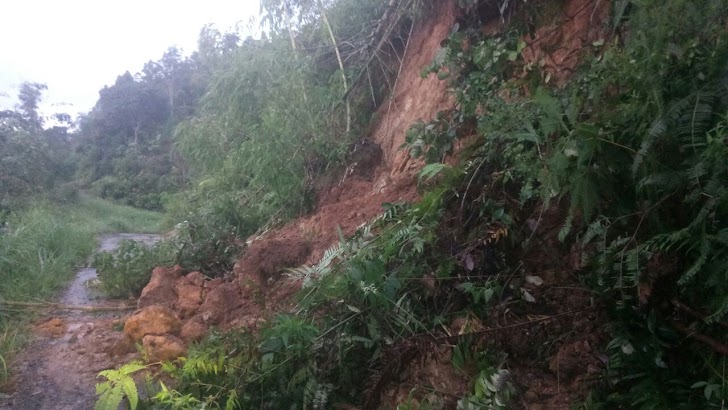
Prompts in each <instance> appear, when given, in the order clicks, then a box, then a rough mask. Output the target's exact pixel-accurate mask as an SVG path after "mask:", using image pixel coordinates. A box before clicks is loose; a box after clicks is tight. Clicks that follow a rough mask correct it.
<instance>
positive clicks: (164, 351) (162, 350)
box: [142, 335, 187, 363]
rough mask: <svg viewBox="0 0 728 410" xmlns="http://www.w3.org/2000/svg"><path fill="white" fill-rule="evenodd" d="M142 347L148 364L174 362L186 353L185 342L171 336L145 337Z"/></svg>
mask: <svg viewBox="0 0 728 410" xmlns="http://www.w3.org/2000/svg"><path fill="white" fill-rule="evenodd" d="M142 346H143V348H144V354H145V355H146V359H147V361H149V362H150V363H153V362H163V361H170V360H174V359H176V358H178V357H181V356H184V354H185V353H186V352H187V348H186V347H185V342H183V341H182V339H180V338H178V337H176V336H172V335H146V336H144V339H142Z"/></svg>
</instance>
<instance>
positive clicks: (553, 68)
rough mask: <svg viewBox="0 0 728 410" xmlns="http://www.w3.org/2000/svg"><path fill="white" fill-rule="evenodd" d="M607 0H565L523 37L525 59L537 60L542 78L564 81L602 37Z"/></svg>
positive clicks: (562, 83)
mask: <svg viewBox="0 0 728 410" xmlns="http://www.w3.org/2000/svg"><path fill="white" fill-rule="evenodd" d="M611 3H612V2H611V1H609V0H567V1H566V2H565V4H564V6H563V8H562V10H561V11H560V12H559V13H558V14H557V17H556V18H555V19H554V21H553V23H551V24H549V25H546V26H543V27H540V28H539V29H538V30H536V32H535V33H534V35H533V36H526V37H525V38H524V40H525V42H526V44H527V47H526V48H525V49H524V50H523V52H522V56H523V58H524V60H525V61H526V63H527V64H528V63H536V64H538V63H541V64H543V66H542V68H541V73H542V75H543V76H544V79H545V78H547V77H549V78H550V80H551V81H553V82H554V83H555V84H556V85H559V86H562V85H564V84H565V83H566V82H567V81H568V79H569V78H570V77H571V75H572V74H573V73H574V70H575V69H576V67H577V66H578V65H579V63H580V62H581V61H582V60H583V58H584V56H585V55H587V54H588V53H589V52H590V51H594V50H598V48H595V47H597V46H594V45H593V44H594V43H595V42H597V41H599V40H605V36H606V35H607V33H606V32H605V22H606V21H608V18H609V11H610V10H611Z"/></svg>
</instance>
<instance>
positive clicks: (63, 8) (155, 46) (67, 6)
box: [0, 0, 260, 115]
mask: <svg viewBox="0 0 728 410" xmlns="http://www.w3.org/2000/svg"><path fill="white" fill-rule="evenodd" d="M2 3H3V7H2V11H1V12H0V109H7V108H11V107H12V106H13V105H14V104H15V101H16V100H15V96H16V95H17V87H18V85H19V84H20V83H21V82H23V81H33V82H40V83H45V84H47V85H48V90H47V91H46V92H45V93H44V99H43V103H42V107H41V108H42V110H43V111H44V112H45V113H47V114H48V113H51V112H67V113H69V114H72V115H76V114H77V113H80V112H88V111H89V110H90V109H91V108H92V107H93V105H94V103H95V102H96V99H97V98H98V92H99V90H100V89H101V88H103V86H104V85H111V84H113V83H114V81H116V77H117V76H118V75H121V74H123V73H124V72H125V71H127V70H128V71H130V72H131V73H132V74H134V73H136V72H139V71H141V69H142V67H143V66H144V63H146V62H147V61H149V60H158V59H159V58H160V57H162V54H163V53H164V51H165V50H167V48H169V47H170V46H173V45H176V46H178V47H180V48H182V49H183V51H184V53H185V54H190V53H191V52H192V51H194V50H195V49H196V48H197V36H198V34H199V32H200V29H201V28H202V26H203V25H205V24H207V23H214V24H215V26H216V27H218V28H219V29H221V30H223V31H224V30H226V29H228V28H231V27H233V26H235V25H236V23H238V22H241V24H243V25H247V24H248V23H249V22H250V19H251V17H252V16H255V15H257V14H258V11H259V7H260V6H259V5H260V3H259V0H234V1H231V0H227V1H226V0H205V1H199V0H198V1H195V0H178V1H172V0H95V1H94V0H2ZM64 104H72V106H68V105H64Z"/></svg>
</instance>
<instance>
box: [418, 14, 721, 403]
mask: <svg viewBox="0 0 728 410" xmlns="http://www.w3.org/2000/svg"><path fill="white" fill-rule="evenodd" d="M613 9H614V10H613V12H614V16H615V20H614V24H615V25H614V26H613V27H612V30H613V32H614V33H615V36H614V37H612V38H610V39H607V41H600V42H598V43H595V44H594V50H593V51H594V53H593V57H592V58H590V60H589V61H587V62H585V64H584V65H583V66H582V68H581V69H580V70H579V71H578V72H577V73H576V75H575V76H574V78H573V79H571V81H570V82H569V84H568V85H567V86H566V87H565V88H563V89H556V88H553V87H549V86H547V85H546V84H544V80H543V79H542V78H543V76H541V75H540V73H539V72H538V71H537V70H533V68H532V67H531V70H532V71H531V72H530V74H529V75H528V76H527V77H526V78H525V79H524V80H512V76H511V75H510V73H512V72H513V70H515V69H518V68H523V64H522V63H520V59H519V56H518V53H519V52H520V46H519V45H518V43H517V41H516V40H515V37H512V34H510V35H509V34H508V33H506V34H504V35H498V36H495V37H487V38H482V37H481V35H480V34H479V33H476V32H468V31H466V32H463V33H455V34H453V36H452V37H451V38H450V41H449V44H448V48H447V52H448V55H449V59H448V60H447V61H446V62H445V63H444V64H447V65H449V67H450V69H451V70H450V72H451V73H452V72H455V73H458V74H459V76H458V77H457V78H456V79H455V81H454V84H455V85H456V86H457V90H458V92H457V97H458V102H459V107H458V110H457V112H455V113H454V114H451V117H450V118H453V119H460V120H463V121H471V120H472V121H474V122H475V123H476V124H477V131H478V134H479V135H481V136H482V137H483V138H482V141H481V142H480V144H479V146H478V147H477V148H476V149H475V152H474V153H473V157H472V159H473V161H475V163H485V164H487V168H488V169H494V170H499V171H502V173H499V174H494V176H495V175H497V177H498V178H499V180H500V181H501V182H502V183H503V186H504V187H507V188H508V189H510V190H512V191H515V192H514V193H515V194H517V195H518V198H519V200H520V203H521V205H520V206H521V207H522V209H525V210H528V209H536V210H538V209H539V208H540V209H541V210H542V211H541V212H542V213H543V212H549V210H551V209H554V208H557V209H558V208H559V207H563V206H564V205H563V204H565V203H566V204H569V205H568V213H567V214H566V215H564V222H563V228H562V230H561V232H560V234H559V239H560V240H561V241H562V242H563V243H564V245H565V247H566V248H567V249H568V248H572V247H573V246H578V247H579V248H580V249H582V258H583V260H584V263H585V268H584V269H583V271H584V273H587V274H586V275H585V276H584V277H585V279H586V280H591V281H593V284H594V286H596V287H597V288H598V289H600V290H601V291H602V292H604V295H605V297H606V298H608V299H609V300H611V302H612V303H613V306H614V314H615V316H614V317H615V320H616V322H615V326H614V330H613V337H614V340H613V341H612V343H611V344H610V353H611V357H610V362H609V363H610V366H609V367H610V368H609V373H610V376H611V378H610V381H611V383H610V385H609V386H605V389H606V390H607V391H612V392H613V393H612V394H609V395H607V396H605V398H604V400H605V401H606V403H609V405H618V406H627V407H629V408H634V407H640V408H678V407H680V408H698V407H699V408H706V407H710V406H715V407H720V403H721V402H722V401H723V400H724V399H725V397H726V393H728V391H726V390H725V387H724V386H725V374H724V373H721V372H720V371H717V372H716V371H714V369H721V368H723V367H724V366H723V360H724V359H722V358H720V356H719V355H717V351H713V350H712V349H711V347H712V348H713V349H715V346H711V344H710V343H708V344H705V345H703V344H700V343H697V342H689V341H686V340H685V339H684V337H685V336H689V335H690V334H692V333H693V332H697V333H698V334H700V335H701V337H707V338H708V339H710V340H712V341H715V340H725V336H724V331H721V330H722V329H721V328H720V326H719V325H718V324H717V323H718V322H719V321H720V320H722V318H723V317H724V316H725V314H726V312H728V307H727V306H728V299H727V298H726V295H727V294H726V289H725V284H726V277H725V266H726V265H727V264H728V259H727V258H728V253H727V251H728V247H727V246H728V242H727V241H726V235H727V234H728V227H727V225H726V223H725V221H726V219H727V218H728V214H727V213H726V212H727V211H728V202H727V201H728V195H727V194H728V191H726V186H728V173H727V172H726V171H727V169H726V165H727V164H728V148H727V146H726V141H727V140H726V138H727V137H728V134H726V125H727V124H728V123H727V122H726V120H727V118H726V114H728V35H726V31H725V29H724V24H725V19H726V17H727V16H728V4H727V3H726V2H725V1H684V0H671V1H651V0H641V1H625V2H615V4H614V7H613ZM674 16H680V18H674ZM466 37H469V40H470V42H471V44H473V47H472V49H471V50H470V52H465V50H463V49H462V47H461V46H462V44H463V42H462V40H463V39H465V38H466ZM482 56H486V58H485V59H483V58H482ZM432 69H433V70H434V71H437V70H438V69H439V66H435V67H433V68H432ZM524 84H525V85H527V86H528V87H530V89H531V90H532V96H531V97H524V96H523V95H522V94H521V93H520V92H519V87H522V86H523V85H524ZM479 112H485V113H487V115H479V114H478V113H479ZM453 126H455V127H456V126H457V124H456V123H455V122H452V123H447V122H445V124H444V125H438V126H437V127H436V128H434V129H435V130H440V131H439V132H435V133H432V134H431V135H428V134H423V133H417V132H415V133H413V135H412V136H411V137H410V143H411V144H412V145H413V146H415V147H417V146H422V145H424V146H426V147H427V150H428V151H427V153H428V154H430V153H431V152H435V153H436V154H435V155H428V157H427V158H428V159H431V160H432V159H437V158H438V155H439V152H438V151H439V150H448V149H449V147H450V146H451V143H452V139H453V138H454V136H455V134H454V133H448V132H447V130H448V127H453ZM484 168H485V167H484ZM572 249H573V248H572ZM680 306H690V307H691V308H692V309H694V310H691V311H692V312H703V313H698V315H699V316H702V317H695V316H694V315H693V316H691V315H690V314H689V313H687V312H686V310H685V309H683V308H680ZM688 326H689V329H690V330H686V329H688ZM695 382H699V383H696V384H694V383H695ZM667 385H670V386H671V387H670V388H666V387H665V386H667ZM703 390H704V391H703ZM703 393H705V394H703Z"/></svg>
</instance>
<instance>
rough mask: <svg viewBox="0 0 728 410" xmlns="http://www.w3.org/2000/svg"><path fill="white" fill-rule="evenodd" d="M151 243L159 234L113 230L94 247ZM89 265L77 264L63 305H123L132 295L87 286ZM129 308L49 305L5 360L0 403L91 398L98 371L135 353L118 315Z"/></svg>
mask: <svg viewBox="0 0 728 410" xmlns="http://www.w3.org/2000/svg"><path fill="white" fill-rule="evenodd" d="M126 239H130V240H135V241H140V242H143V243H146V244H150V245H151V244H153V243H155V242H156V241H158V240H159V239H160V236H158V235H145V234H127V233H118V234H110V235H103V236H101V237H99V246H98V248H97V252H111V251H113V250H115V249H117V248H118V247H119V245H120V244H121V242H122V241H123V240H126ZM95 279H96V270H95V269H93V268H83V269H80V270H79V271H78V272H77V274H76V277H75V279H74V281H73V282H72V283H71V285H70V286H69V287H68V288H67V289H66V290H65V291H64V292H63V293H62V294H61V297H60V299H59V302H60V303H62V304H65V305H80V306H89V307H123V306H128V305H130V304H134V303H135V301H126V300H121V301H120V300H105V299H104V298H103V297H102V295H101V294H100V293H99V292H98V291H95V290H94V289H93V287H89V286H87V285H88V284H89V283H92V282H93V281H94V280H95ZM128 313H129V311H111V312H87V311H67V310H54V309H48V310H46V311H45V312H43V314H42V315H41V316H40V317H39V318H38V319H37V320H36V321H35V322H34V323H35V324H34V326H33V331H32V336H31V342H30V343H29V344H28V345H27V346H26V347H25V350H24V351H23V352H21V353H20V354H18V355H17V356H16V357H15V359H14V360H13V363H12V364H11V366H10V372H11V380H10V383H9V384H8V389H7V390H8V391H6V392H5V393H4V394H3V395H2V396H1V397H0V409H2V410H4V409H22V410H26V409H27V410H84V409H93V406H94V403H95V402H96V395H95V384H96V383H98V382H99V381H100V380H98V379H96V375H97V374H98V372H99V371H101V370H105V369H108V368H113V367H115V366H116V365H117V364H120V363H125V362H127V361H129V360H134V359H137V358H139V354H138V353H137V352H136V351H135V349H134V346H130V345H129V343H128V342H127V341H126V340H125V339H124V334H123V331H122V329H121V327H122V323H121V320H122V318H123V317H125V316H126V315H127V314H128Z"/></svg>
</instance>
